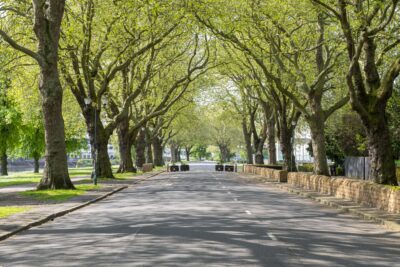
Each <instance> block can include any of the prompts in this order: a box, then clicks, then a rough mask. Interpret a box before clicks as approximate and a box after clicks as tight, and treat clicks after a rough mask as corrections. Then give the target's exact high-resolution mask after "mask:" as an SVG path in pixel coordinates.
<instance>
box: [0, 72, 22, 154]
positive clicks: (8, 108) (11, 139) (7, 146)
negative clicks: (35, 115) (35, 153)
mask: <svg viewBox="0 0 400 267" xmlns="http://www.w3.org/2000/svg"><path fill="white" fill-rule="evenodd" d="M9 88H10V80H9V79H7V78H5V77H0V153H1V154H2V155H3V154H8V153H10V151H13V150H14V149H15V148H16V146H17V144H18V141H19V140H18V137H19V131H20V126H21V113H20V112H19V111H18V110H17V108H16V106H15V101H14V100H13V99H12V97H11V96H10V94H9Z"/></svg>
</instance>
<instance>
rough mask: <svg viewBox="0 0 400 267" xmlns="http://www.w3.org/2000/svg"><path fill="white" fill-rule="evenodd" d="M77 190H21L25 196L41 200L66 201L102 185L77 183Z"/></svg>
mask: <svg viewBox="0 0 400 267" xmlns="http://www.w3.org/2000/svg"><path fill="white" fill-rule="evenodd" d="M75 187H76V190H41V191H36V190H30V191H25V192H20V193H19V194H21V195H23V196H28V197H32V198H34V199H36V200H41V201H60V202H61V201H66V200H69V199H71V198H73V197H77V196H80V195H83V194H85V193H86V191H88V190H92V189H98V188H101V186H100V185H97V186H95V185H76V186H75Z"/></svg>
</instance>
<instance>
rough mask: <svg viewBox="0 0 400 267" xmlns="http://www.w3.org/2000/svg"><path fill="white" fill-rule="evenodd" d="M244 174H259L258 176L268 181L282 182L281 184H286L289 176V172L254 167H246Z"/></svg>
mask: <svg viewBox="0 0 400 267" xmlns="http://www.w3.org/2000/svg"><path fill="white" fill-rule="evenodd" d="M243 172H244V173H252V174H257V175H260V176H263V177H265V178H266V179H267V180H270V181H275V182H280V183H286V182H287V176H288V172H287V171H281V170H274V169H269V168H263V167H257V166H254V165H244V167H243Z"/></svg>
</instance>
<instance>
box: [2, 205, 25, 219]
mask: <svg viewBox="0 0 400 267" xmlns="http://www.w3.org/2000/svg"><path fill="white" fill-rule="evenodd" d="M30 209H32V207H29V206H6V207H0V219H4V218H7V217H8V216H11V215H13V214H16V213H21V212H25V211H28V210H30Z"/></svg>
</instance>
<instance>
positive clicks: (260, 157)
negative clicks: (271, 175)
mask: <svg viewBox="0 0 400 267" xmlns="http://www.w3.org/2000/svg"><path fill="white" fill-rule="evenodd" d="M255 150H256V156H255V162H256V164H261V165H262V164H264V142H261V140H260V142H258V143H257V146H256V147H255Z"/></svg>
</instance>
